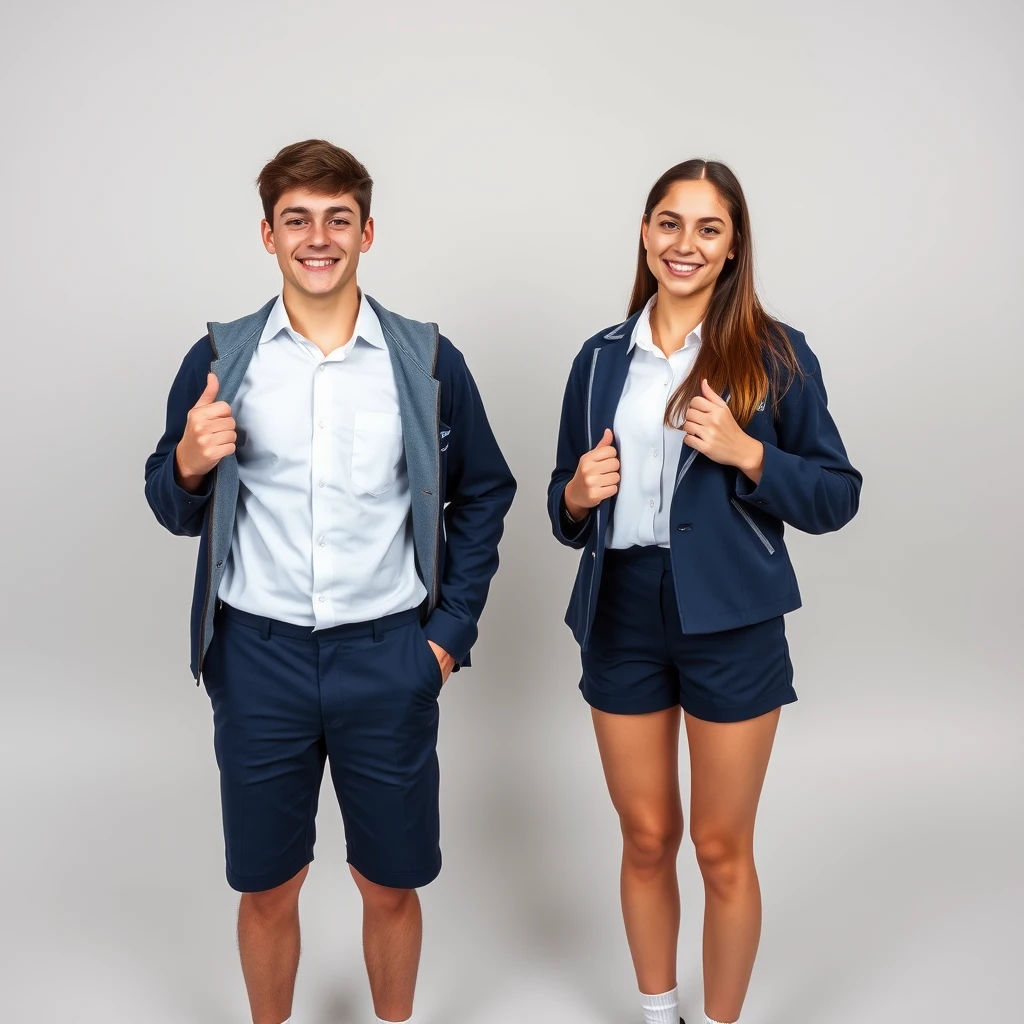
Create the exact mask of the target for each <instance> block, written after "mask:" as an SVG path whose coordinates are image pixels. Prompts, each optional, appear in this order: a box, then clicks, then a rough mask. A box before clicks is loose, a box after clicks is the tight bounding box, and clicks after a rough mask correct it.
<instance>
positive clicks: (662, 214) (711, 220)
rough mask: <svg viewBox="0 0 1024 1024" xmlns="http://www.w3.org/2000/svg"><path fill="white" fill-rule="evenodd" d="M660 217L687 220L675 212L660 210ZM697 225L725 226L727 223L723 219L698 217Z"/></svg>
mask: <svg viewBox="0 0 1024 1024" xmlns="http://www.w3.org/2000/svg"><path fill="white" fill-rule="evenodd" d="M658 216H659V217H675V219H676V220H685V219H686V218H685V217H683V216H681V215H680V214H678V213H676V212H675V210H659V211H658ZM697 223H698V224H713V223H718V224H724V223H725V221H724V220H722V218H721V217H698V218H697Z"/></svg>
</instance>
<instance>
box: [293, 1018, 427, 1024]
mask: <svg viewBox="0 0 1024 1024" xmlns="http://www.w3.org/2000/svg"><path fill="white" fill-rule="evenodd" d="M374 1020H376V1022H377V1024H413V1021H412V1017H410V1018H409V1019H408V1020H385V1019H384V1018H383V1017H375V1018H374ZM286 1024H287V1022H286Z"/></svg>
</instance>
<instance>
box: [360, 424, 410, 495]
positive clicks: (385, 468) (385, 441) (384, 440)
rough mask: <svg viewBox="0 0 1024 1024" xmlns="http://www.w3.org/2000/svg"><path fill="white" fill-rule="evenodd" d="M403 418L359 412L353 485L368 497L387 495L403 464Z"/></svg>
mask: <svg viewBox="0 0 1024 1024" xmlns="http://www.w3.org/2000/svg"><path fill="white" fill-rule="evenodd" d="M403 452H404V446H403V444H402V417H401V416H399V415H398V414H397V413H392V412H366V411H363V410H359V409H357V410H356V414H355V421H354V428H353V435H352V482H353V483H354V484H355V486H356V487H357V488H358V489H359V490H360V491H363V492H364V493H366V494H372V495H375V496H376V495H381V494H387V492H388V491H390V490H391V488H392V487H394V486H395V481H396V480H397V479H398V469H399V466H400V465H401V462H402V455H403Z"/></svg>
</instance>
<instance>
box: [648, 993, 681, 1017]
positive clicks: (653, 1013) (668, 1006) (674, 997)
mask: <svg viewBox="0 0 1024 1024" xmlns="http://www.w3.org/2000/svg"><path fill="white" fill-rule="evenodd" d="M640 1000H641V1003H642V1005H643V1008H644V1024H679V989H677V988H674V989H672V991H671V992H662V994H661V995H660V996H649V995H647V994H646V993H644V992H641V993H640Z"/></svg>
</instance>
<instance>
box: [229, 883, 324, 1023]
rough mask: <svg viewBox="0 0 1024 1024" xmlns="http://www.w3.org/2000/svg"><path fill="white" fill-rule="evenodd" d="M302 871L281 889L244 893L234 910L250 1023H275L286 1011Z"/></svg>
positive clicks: (294, 958) (292, 988)
mask: <svg viewBox="0 0 1024 1024" xmlns="http://www.w3.org/2000/svg"><path fill="white" fill-rule="evenodd" d="M308 871H309V868H308V867H304V868H303V869H302V870H301V871H300V872H299V873H298V874H297V875H295V877H294V878H291V879H289V880H288V881H287V882H285V883H284V885H279V886H277V888H275V889H268V890H267V891H266V892H247V893H244V894H243V895H242V899H241V902H240V903H239V905H238V950H239V953H240V954H241V957H242V975H243V977H244V978H245V987H246V990H247V991H248V993H249V1007H250V1009H251V1010H252V1019H253V1024H281V1022H282V1021H285V1020H287V1019H288V1018H289V1017H290V1016H291V1012H292V996H293V995H294V994H295V975H296V973H297V972H298V969H299V890H300V889H301V888H302V883H303V882H304V881H305V879H306V874H307V872H308Z"/></svg>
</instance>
